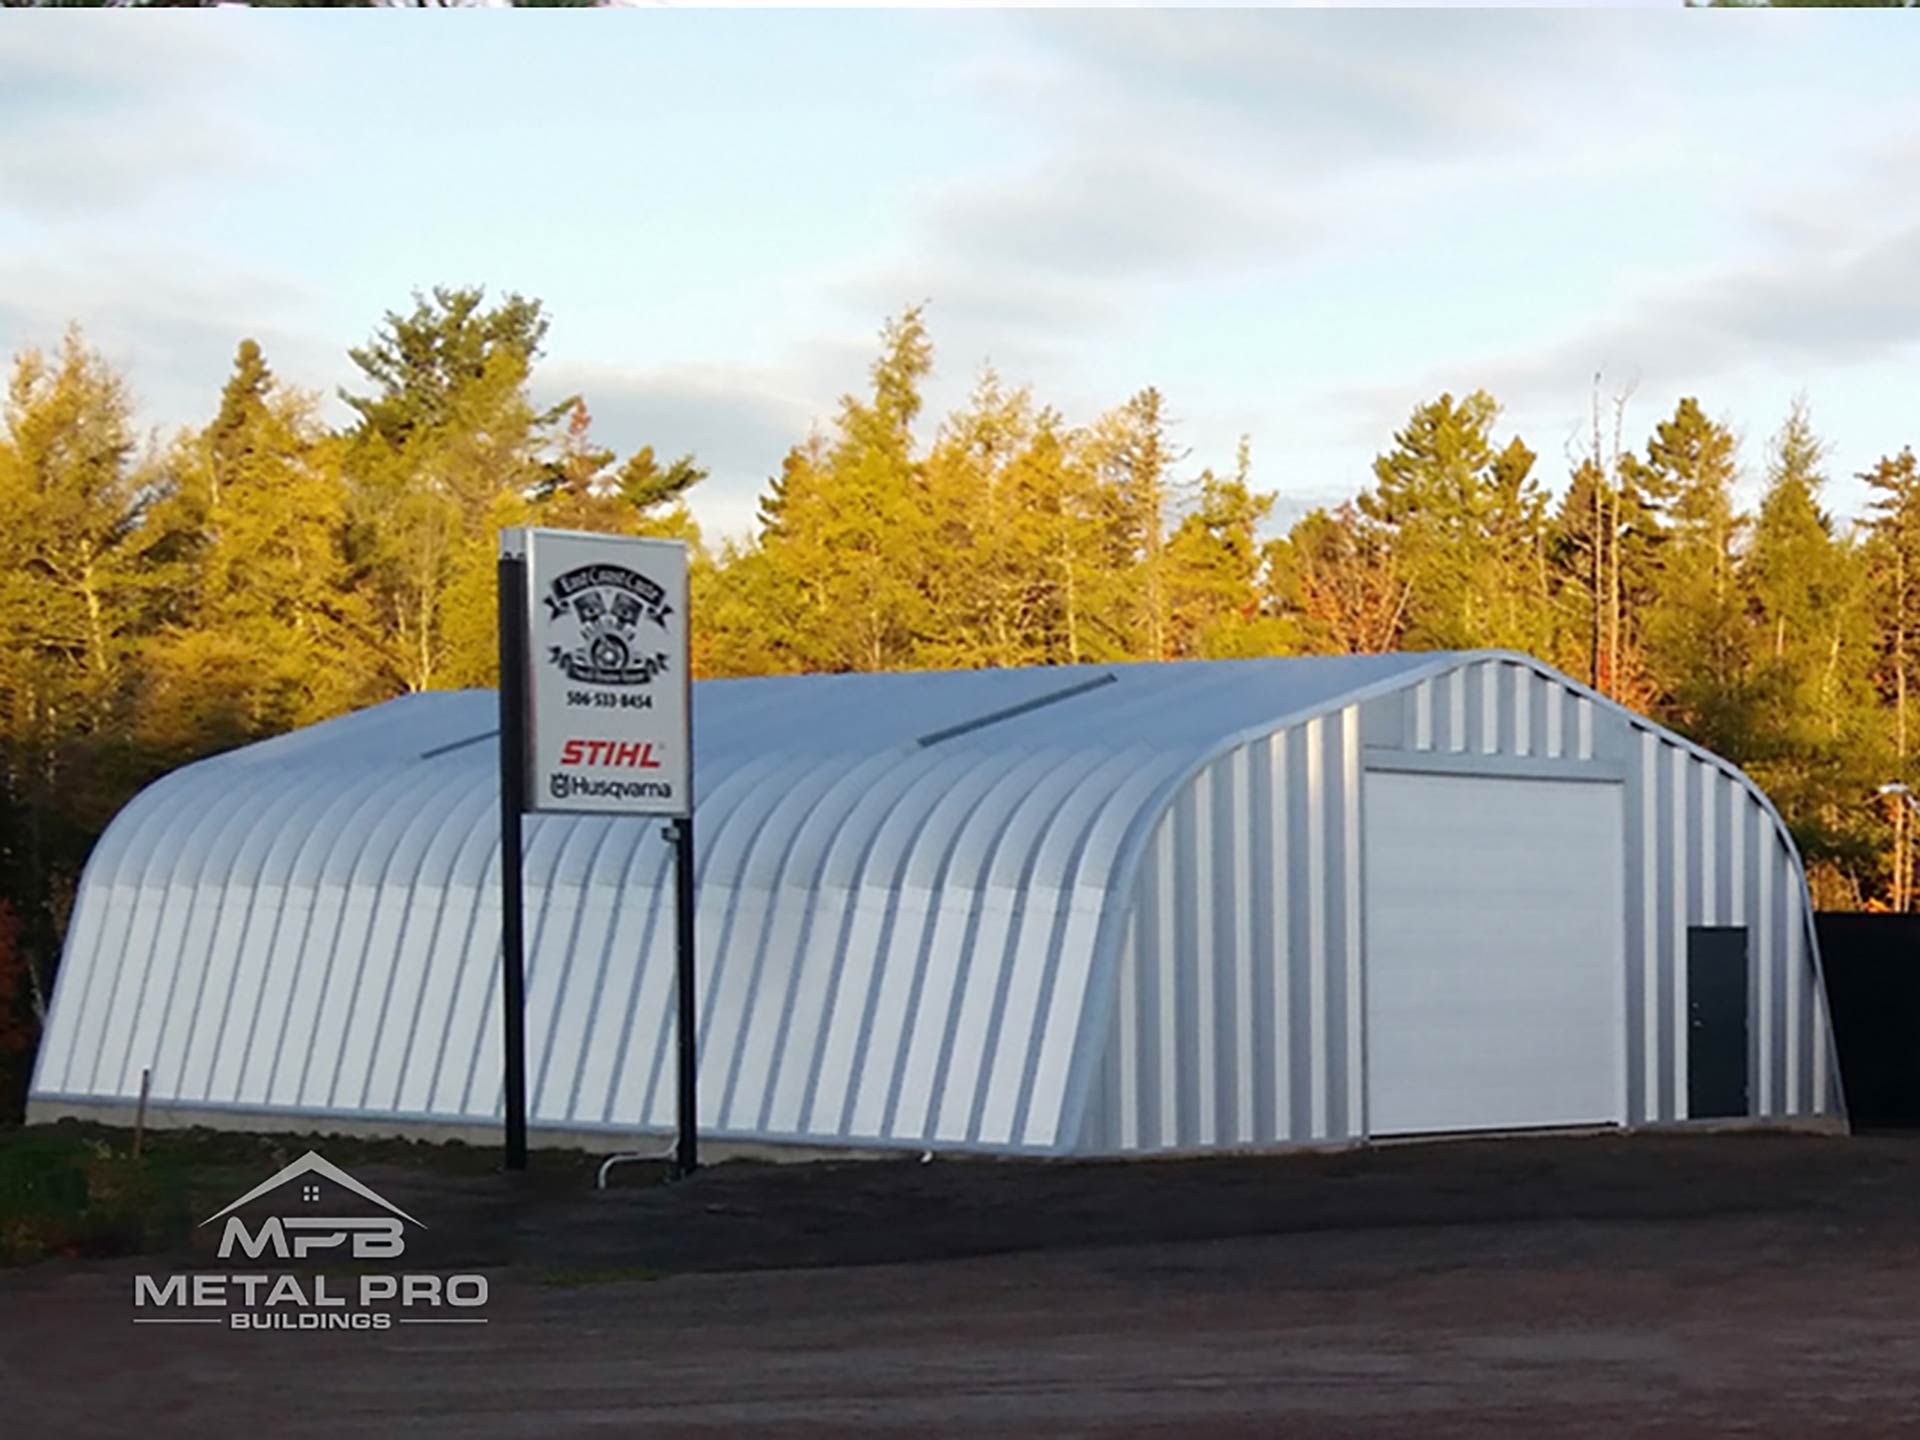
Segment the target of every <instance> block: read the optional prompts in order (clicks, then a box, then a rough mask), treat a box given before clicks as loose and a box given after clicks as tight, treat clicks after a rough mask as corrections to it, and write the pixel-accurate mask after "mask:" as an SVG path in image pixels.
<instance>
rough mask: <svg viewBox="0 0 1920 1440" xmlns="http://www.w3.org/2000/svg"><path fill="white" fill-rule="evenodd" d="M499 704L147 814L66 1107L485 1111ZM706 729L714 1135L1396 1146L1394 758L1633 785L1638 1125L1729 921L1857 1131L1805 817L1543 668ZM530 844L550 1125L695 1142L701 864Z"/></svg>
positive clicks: (1206, 677) (1418, 669)
mask: <svg viewBox="0 0 1920 1440" xmlns="http://www.w3.org/2000/svg"><path fill="white" fill-rule="evenodd" d="M494 707H495V700H494V697H493V696H492V695H491V694H490V693H487V692H471V691H470V692H456V693H452V694H438V695H421V696H414V697H409V698H407V699H404V700H400V701H395V702H393V703H392V704H389V705H385V706H381V707H377V708H376V709H374V710H370V711H366V712H362V713H361V714H358V715H353V716H348V717H344V718H342V719H340V720H337V721H331V722H328V723H327V724H323V725H319V726H315V727H312V728H311V729H308V730H305V731H300V732H296V733H294V734H291V735H287V736H282V737H280V738H278V739H276V740H272V741H267V742H264V743H262V744H258V745H252V746H248V747H245V748H244V749H241V750H238V751H235V752H232V753H230V754H228V755H223V756H219V757H216V758H214V759H212V760H208V761H203V762H201V763H199V764H196V765H191V766H188V767H186V768H184V769H182V770H180V771H177V772H175V773H174V774H172V775H170V776H168V777H166V778H164V779H163V780H161V781H159V782H158V783H157V784H155V785H153V786H151V787H149V788H148V789H147V790H146V791H144V792H143V793H142V794H141V795H140V796H138V797H136V799H135V800H134V801H133V802H132V803H131V804H129V805H128V806H127V807H126V809H125V810H124V811H123V812H122V813H121V815H120V816H119V817H118V818H117V819H116V820H115V821H114V823H113V824H112V826H110V827H109V828H108V830H107V832H106V834H105V835H104V836H103V837H102V839H101V841H100V843H99V844H98V846H96V848H95V853H94V855H93V857H92V858H91V860H90V861H89V864H88V867H87V873H86V876H85V878H84V880H83V882H82V885H81V887H80V893H79V895H78V897H77V899H76V903H75V907H74V913H73V921H72V926H71V930H70V934H69V937H68V942H67V949H66V954H65V956H64V959H63V962H62V966H61V971H60V975H59V978H58V982H57V984H56V988H55V995H54V1001H53V1008H52V1013H51V1016H50V1018H49V1024H48V1028H47V1033H46V1036H45V1040H44V1043H43V1045H42V1047H41V1052H40V1057H39V1062H38V1065H37V1068H36V1071H35V1078H34V1085H33V1090H32V1100H33V1102H34V1103H36V1104H41V1105H57V1104H60V1103H63V1102H70V1101H71V1102H119V1103H126V1102H130V1101H131V1100H132V1099H133V1098H134V1097H135V1096H136V1095H137V1094H138V1089H139V1081H140V1073H141V1070H142V1069H143V1068H144V1067H151V1068H152V1071H153V1095H154V1100H155V1102H156V1103H157V1104H160V1105H163V1106H166V1107H169V1108H171V1109H174V1110H177V1111H185V1112H189V1113H191V1112H192V1111H193V1110H195V1109H196V1108H198V1109H203V1110H218V1109H229V1110H235V1111H240V1112H264V1113H279V1114H286V1115H298V1116H347V1117H351V1118H354V1119H356V1120H360V1121H379V1120H383V1119H384V1120H391V1121H396V1122H410V1123H423V1122H424V1123H428V1124H432V1123H436V1122H465V1123H474V1122H478V1123H489V1122H492V1121H494V1120H495V1119H496V1118H497V1116H498V1115H499V1111H500V1083H501V1082H500V1073H499V1044H498V1026H499V1019H498V1007H499V1001H498V994H497V984H498V972H499V943H500V939H499V889H498V875H497V865H498V854H497V837H496V834H495V829H496V827H495V823H494V813H495V805H496V799H495V791H494V745H495V742H494V740H493V739H492V738H490V732H491V731H492V727H493V724H494ZM694 723H695V731H696V738H697V742H698V748H699V753H700V756H701V767H700V774H699V777H698V790H697V795H696V830H697V840H698V855H697V867H696V869H697V891H698V900H697V904H698V916H699V934H700V956H699V964H698V970H699V975H700V982H701V993H700V997H699V1001H700V1006H701V1081H702V1086H701V1123H702V1125H703V1126H704V1127H706V1128H707V1129H708V1130H709V1131H710V1132H711V1133H713V1134H715V1135H717V1136H725V1137H737V1138H749V1139H787V1140H798V1141H805V1142H810V1143H837V1144H846V1143H851V1144H877V1145H902V1146H909V1145H910V1146H914V1147H926V1146H939V1147H951V1148H971V1149H983V1150H996V1151H997V1150H1012V1151H1041V1152H1053V1151H1058V1150H1060V1149H1069V1148H1070V1149H1078V1150H1082V1151H1093V1152H1098V1151H1122V1150H1136V1149H1162V1148H1172V1147H1181V1148H1190V1147H1199V1146H1211V1145H1240V1144H1250V1145H1261V1144H1284V1143H1296V1142H1306V1141H1315V1140H1340V1139H1346V1138H1352V1137H1355V1136H1359V1135H1363V1134H1364V1133H1365V1129H1366V1116H1365V1090H1364V1072H1363V1069H1362V1067H1361V1064H1360V1055H1361V1052H1362V1050H1363V1049H1364V1044H1363V1039H1364V1037H1363V1033H1362V1023H1363V1018H1364V1009H1363V1006H1364V995H1365V981H1366V977H1365V970H1364V964H1363V959H1364V953H1365V944H1364V942H1365V936H1364V933H1363V925H1362V919H1361V907H1362V904H1363V902H1364V886H1365V877H1364V874H1363V873H1362V872H1363V869H1364V867H1363V865H1362V863H1361V858H1362V850H1361V847H1362V841H1363V836H1362V833H1361V831H1360V826H1359V820H1360V815H1359V810H1360V783H1361V776H1362V774H1363V772H1364V771H1365V769H1366V766H1367V764H1368V760H1367V755H1368V754H1369V753H1370V752H1371V751H1375V750H1380V751H1386V750H1394V749H1397V750H1399V751H1402V752H1405V753H1407V754H1414V755H1422V756H1432V757H1438V758H1437V762H1436V763H1445V764H1455V765H1458V764H1471V765H1488V766H1499V765H1502V764H1512V763H1522V762H1524V763H1537V764H1545V765H1551V764H1559V763H1572V764H1584V763H1593V764H1604V765H1610V766H1614V767H1616V768H1617V769H1618V770H1619V772H1620V774H1621V776H1622V778H1623V782H1624V784H1625V786H1626V791H1627V796H1628V813H1627V834H1628V844H1627V850H1628V856H1629V860H1628V864H1629V870H1628V889H1629V898H1628V910H1627V915H1628V921H1627V924H1628V930H1627V934H1628V962H1629V967H1630V969H1629V1004H1630V1006H1631V1013H1632V1014H1633V1015H1634V1016H1635V1017H1636V1019H1635V1023H1634V1024H1633V1025H1632V1026H1631V1027H1630V1030H1629V1042H1628V1043H1629V1056H1630V1062H1631V1072H1630V1084H1629V1090H1630V1096H1629V1099H1630V1114H1631V1117H1632V1118H1634V1119H1636V1120H1642V1119H1661V1118H1673V1117H1674V1116H1675V1114H1676V1103H1677V1102H1676V1090H1675V1079H1674V1077H1675V1076H1676V1075H1678V1076H1680V1077H1684V1075H1685V1056H1684V1050H1683V1049H1682V1048H1681V1047H1683V1046H1684V1026H1676V1025H1675V1023H1674V1017H1675V1014H1676V1011H1675V1009H1674V1006H1675V1004H1676V1003H1677V1002H1678V1001H1679V1000H1681V999H1683V998H1684V997H1682V996H1681V995H1680V992H1679V990H1678V988H1677V980H1676V977H1677V976H1678V975H1679V973H1680V970H1679V969H1677V968H1676V966H1677V965H1678V966H1680V967H1681V968H1683V962H1684V937H1685V926H1686V925H1687V924H1692V923H1702V922H1701V921H1700V920H1699V919H1698V918H1697V917H1699V916H1701V915H1704V914H1707V913H1709V910H1708V906H1709V903H1710V904H1711V907H1712V908H1711V913H1713V914H1715V915H1717V916H1721V917H1726V916H1730V915H1741V914H1744V915H1745V916H1747V917H1748V920H1749V923H1750V924H1751V925H1752V926H1753V927H1754V932H1753V933H1754V936H1755V939H1754V953H1755V955H1756V986H1755V992H1754V993H1755V1022H1754V1023H1755V1027H1756V1028H1755V1033H1756V1035H1758V1036H1760V1037H1761V1043H1760V1046H1759V1048H1758V1056H1759V1058H1758V1060H1757V1062H1756V1071H1757V1074H1756V1085H1755V1088H1754V1094H1755V1095H1756V1096H1758V1097H1762V1098H1761V1103H1762V1106H1763V1109H1764V1113H1767V1114H1789V1113H1791V1114H1804V1113H1813V1112H1816V1111H1822V1110H1831V1109H1833V1108H1835V1107H1836V1105H1837V1093H1836V1092H1835V1091H1833V1090H1832V1089H1831V1087H1830V1071H1831V1057H1830V1055H1829V1053H1828V1050H1827V1046H1826V1032H1825V1016H1824V1013H1823V1010H1822V1008H1821V999H1820V995H1819V991H1818V982H1817V976H1816V972H1815V969H1814V966H1813V963H1812V955H1811V952H1810V950H1809V948H1808V945H1807V928H1806V927H1807V914H1806V909H1807V907H1806V896H1805V889H1804V884H1803V881H1802V878H1801V875H1800V871H1799V866H1798V863H1797V860H1796V859H1795V857H1794V855H1793V852H1792V850H1791V848H1790V847H1789V846H1788V845H1787V844H1786V843H1785V841H1784V840H1783V838H1782V836H1781V833H1780V831H1779V829H1778V826H1777V823H1776V822H1775V820H1774V817H1773V816H1772V815H1771V813H1770V811H1769V810H1768V809H1767V807H1766V806H1765V805H1764V803H1763V802H1762V801H1761V800H1759V799H1758V798H1757V797H1756V795H1755V794H1754V792H1752V791H1751V790H1750V789H1749V788H1748V787H1747V786H1746V784H1745V783H1744V781H1742V780H1740V779H1739V778H1738V777H1737V776H1736V775H1735V774H1734V773H1733V772H1731V771H1730V770H1729V769H1728V768H1727V767H1725V766H1723V765H1721V764H1719V763H1718V762H1715V761H1713V760H1712V759H1711V758H1710V757H1703V756H1701V755H1700V754H1698V753H1697V752H1695V751H1693V750H1691V749H1690V748H1688V747H1685V746H1683V745H1681V744H1680V743H1678V742H1677V741H1676V740H1675V739H1673V738H1672V737H1670V736H1668V735H1667V734H1666V732H1663V731H1661V730H1659V729H1658V727H1655V726H1652V725H1651V724H1649V723H1647V722H1644V721H1639V720H1637V719H1632V718H1630V717H1627V716H1625V715H1624V714H1623V713H1622V712H1619V711H1618V710H1617V709H1615V708H1614V707H1612V706H1609V705H1606V704H1604V703H1598V702H1596V701H1595V700H1594V699H1592V698H1591V697H1589V696H1588V695H1586V694H1584V693H1582V692H1581V691H1580V690H1579V689H1578V687H1575V686H1573V685H1571V684H1570V683H1569V682H1566V681H1564V680H1563V679H1562V678H1561V677H1558V676H1556V675H1554V674H1553V673H1552V672H1549V671H1546V670H1545V669H1544V668H1543V667H1540V666H1538V665H1536V664H1534V663H1533V662H1529V661H1524V660H1523V659H1521V658H1519V657H1510V656H1502V655H1485V654H1472V655H1464V656H1457V655H1398V656H1352V657H1326V658H1313V659H1283V660H1257V661H1237V662H1219V663H1209V664H1182V665H1123V666H1108V667H1082V668H1079V669H1065V670H1025V671H991V672H970V673H953V674H934V675H887V676H813V677H796V678H785V679H768V680H751V681H716V682H701V683H700V684H698V685H696V686H695V699H694ZM1695 770H1700V771H1702V772H1703V773H1704V772H1709V771H1710V772H1712V775H1713V777H1714V778H1713V779H1712V780H1711V782H1705V781H1698V780H1691V781H1690V777H1691V775H1692V774H1693V772H1694V771H1695ZM1709 816H1711V817H1713V819H1714V823H1715V824H1717V825H1722V826H1723V828H1724V830H1725V834H1724V835H1720V834H1718V833H1717V834H1716V838H1715V840H1714V841H1713V843H1712V848H1711V851H1710V852H1709V851H1707V850H1705V849H1701V848H1699V833H1700V832H1699V828H1698V827H1699V825H1700V823H1701V822H1702V819H1703V817H1709ZM527 839H528V854H527V870H526V886H527V904H528V934H529V950H528V980H529V996H528V1035H529V1058H530V1062H531V1076H530V1079H531V1105H532V1120H533V1123H534V1124H535V1126H536V1127H559V1128H567V1129H594V1128H600V1129H606V1130H609V1131H613V1132H632V1131H652V1132H662V1131H666V1130H669V1129H670V1127H671V1121H672V1109H673V1072H672V1059H671V1057H672V1050H673V1047H672V1005H671V985H672V974H673V965H672V941H673V926H672V923H671V908H670V906H671V902H670V897H671V894H672V890H671V885H670V876H669V866H668V860H669V850H668V847H667V846H666V845H665V844H664V843H663V842H662V841H661V839H660V838H659V834H658V827H657V826H655V825H652V824H648V823H645V822H640V821H633V820H620V819H606V818H598V817H558V816H542V817H535V818H532V819H530V820H529V822H528V836H527ZM1709 853H1710V854H1711V856H1712V859H1711V862H1710V863H1709V862H1708V861H1707V860H1706V856H1707V855H1708V854H1709ZM1703 867H1704V868H1703ZM1728 867H1744V870H1743V873H1744V874H1746V875H1748V876H1750V877H1751V878H1750V879H1747V880H1742V881H1740V882H1739V883H1738V885H1737V886H1736V885H1735V884H1734V882H1733V879H1732V872H1731V871H1730V870H1729V868H1728ZM1703 874H1704V875H1708V876H1711V877H1712V886H1711V888H1712V892H1713V898H1712V900H1711V902H1709V901H1708V899H1707V891H1708V889H1709V888H1710V887H1709V886H1707V885H1706V883H1705V882H1703V881H1702V880H1701V879H1700V878H1699V877H1701V876H1702V875H1703ZM1690 877H1691V878H1690ZM1676 946H1678V947H1679V948H1678V949H1676ZM1676 957H1677V958H1676ZM1679 1088H1680V1089H1681V1090H1684V1085H1681V1086H1680V1087H1679ZM1683 1102H1684V1096H1680V1097H1679V1103H1683Z"/></svg>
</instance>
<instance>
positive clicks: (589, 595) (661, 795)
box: [500, 529, 693, 815]
mask: <svg viewBox="0 0 1920 1440" xmlns="http://www.w3.org/2000/svg"><path fill="white" fill-rule="evenodd" d="M500 544H501V553H502V554H503V555H512V554H515V553H519V554H524V555H525V557H526V562H527V630H528V636H527V667H528V671H529V673H528V677H527V696H528V707H527V708H528V716H527V720H528V745H527V757H528V758H527V764H528V772H527V789H528V792H529V793H528V795H527V808H528V809H529V810H536V811H549V812H552V811H562V812H587V813H591V814H599V815H686V814H687V813H688V812H689V810H690V809H691V802H692V779H693V775H692V764H691V752H692V747H691V741H690V737H689V735H688V733H687V723H688V716H687V711H688V706H687V687H688V678H689V677H688V665H687V547H686V546H685V545H684V544H683V543H682V542H680V541H678V540H645V539H639V538H636V537H633V536H626V535H594V534H588V533H584V532H580V531H573V530H532V529H529V530H507V531H503V532H501V536H500Z"/></svg>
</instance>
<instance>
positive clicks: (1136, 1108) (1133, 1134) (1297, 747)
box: [1085, 705, 1365, 1151]
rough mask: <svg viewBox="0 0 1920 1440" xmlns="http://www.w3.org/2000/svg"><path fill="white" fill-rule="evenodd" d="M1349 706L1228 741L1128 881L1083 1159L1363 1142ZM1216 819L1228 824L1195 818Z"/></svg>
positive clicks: (1356, 711) (1356, 766)
mask: <svg viewBox="0 0 1920 1440" xmlns="http://www.w3.org/2000/svg"><path fill="white" fill-rule="evenodd" d="M1360 728H1361V717H1360V707H1359V706H1357V705H1348V706H1345V707H1342V708H1341V709H1339V710H1337V711H1335V712H1334V713H1332V714H1329V715H1326V716H1323V717H1317V718H1315V719H1312V720H1309V721H1307V722H1306V723H1304V724H1302V725H1298V726H1295V727H1291V728H1288V729H1284V730H1280V731H1278V732H1275V733H1272V734H1268V735H1263V736H1261V737H1259V738H1257V739H1253V740H1249V741H1247V742H1245V743H1243V744H1239V745H1236V746H1234V747H1233V748H1231V749H1229V750H1227V751H1226V752H1225V753H1223V754H1221V755H1218V756H1217V757H1215V758H1214V759H1213V760H1211V761H1210V762H1208V763H1207V764H1206V766H1205V767H1204V768H1203V769H1201V770H1200V772H1199V773H1198V774H1197V775H1195V776H1194V777H1193V779H1192V780H1191V781H1190V782H1189V783H1188V784H1187V785H1186V786H1185V787H1184V788H1183V789H1182V791H1181V792H1180V794H1179V795H1178V796H1177V797H1175V798H1174V800H1173V802H1172V803H1171V805H1170V806H1169V807H1168V810H1167V813H1166V815H1165V816H1164V817H1163V818H1162V819H1161V820H1160V822H1159V824H1158V826H1157V827H1156V829H1155V831H1154V836H1153V840H1152V843H1151V844H1150V846H1149V847H1148V848H1147V851H1146V854H1145V857H1144V860H1143V863H1142V865H1141V869H1140V873H1139V876H1138V878H1137V879H1136V881H1135V890H1134V895H1135V909H1134V914H1133V917H1132V920H1131V923H1130V924H1129V926H1128V929H1127V932H1126V943H1125V944H1124V945H1123V946H1122V948H1121V953H1120V957H1119V960H1120V964H1119V970H1118V975H1117V986H1118V1005H1117V1007H1116V1012H1115V1017H1114V1029H1113V1032H1112V1036H1111V1039H1110V1042H1109V1043H1110V1045H1111V1047H1112V1053H1113V1054H1115V1055H1116V1056H1118V1057H1121V1058H1120V1061H1119V1063H1118V1064H1116V1065H1114V1066H1111V1067H1109V1069H1108V1071H1107V1072H1106V1073H1107V1076H1108V1080H1109V1084H1110V1086H1111V1088H1110V1090H1109V1092H1108V1093H1107V1094H1106V1095H1105V1096H1103V1097H1102V1100H1101V1103H1100V1104H1099V1106H1098V1107H1097V1108H1096V1109H1095V1110H1094V1111H1093V1112H1092V1116H1093V1124H1094V1126H1095V1128H1094V1129H1093V1130H1092V1131H1090V1133H1089V1134H1088V1135H1087V1136H1086V1137H1085V1138H1086V1141H1087V1148H1099V1149H1114V1150H1122V1151H1130V1150H1197V1149H1205V1148H1210V1147H1213V1146H1219V1145H1251V1146H1270V1145H1282V1144H1290V1143H1307V1142H1312V1141H1325V1140H1331V1139H1340V1138H1345V1137H1349V1136H1353V1135H1357V1134H1360V1133H1362V1129H1363V1119H1362V1110H1363V1107H1364V1104H1365V1096H1364V1070H1363V1067H1362V1065H1361V1062H1360V1050H1361V1044H1362V1038H1361V1022H1362V1017H1363V1013H1364V1006H1363V996H1362V992H1361V963H1360V962H1361V933H1360V870H1359V849H1358V845H1359V813H1360V773H1361V772H1360V753H1361V747H1360ZM1222 808H1228V809H1229V813H1230V815H1231V817H1232V819H1231V821H1230V822H1229V823H1224V824H1221V823H1212V824H1209V823H1207V817H1208V816H1210V815H1217V814H1218V813H1219V811H1220V810H1221V809H1222Z"/></svg>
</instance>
